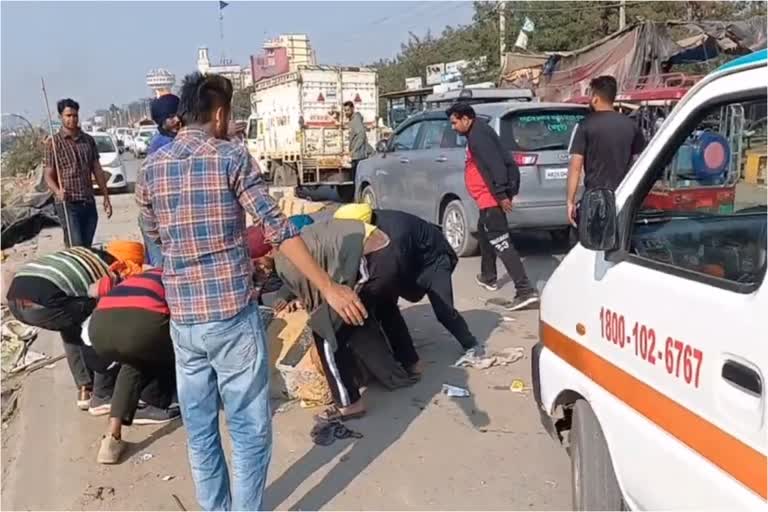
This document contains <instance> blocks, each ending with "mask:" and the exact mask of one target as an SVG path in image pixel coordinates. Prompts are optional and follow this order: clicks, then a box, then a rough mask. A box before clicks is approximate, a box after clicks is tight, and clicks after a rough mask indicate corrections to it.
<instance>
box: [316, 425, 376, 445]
mask: <svg viewBox="0 0 768 512" xmlns="http://www.w3.org/2000/svg"><path fill="white" fill-rule="evenodd" d="M309 435H310V436H311V437H312V442H313V443H315V444H317V445H320V446H330V445H332V444H333V442H334V441H336V439H349V438H353V439H362V438H363V434H361V433H360V432H357V431H355V430H351V429H350V428H348V427H347V426H346V425H344V424H343V423H342V422H340V421H338V420H335V421H330V422H329V421H318V422H317V423H315V426H314V427H312V431H311V432H310V433H309Z"/></svg>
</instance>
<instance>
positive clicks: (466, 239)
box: [442, 199, 478, 257]
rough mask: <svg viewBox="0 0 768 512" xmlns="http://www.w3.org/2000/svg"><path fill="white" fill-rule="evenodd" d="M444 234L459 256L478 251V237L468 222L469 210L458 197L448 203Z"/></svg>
mask: <svg viewBox="0 0 768 512" xmlns="http://www.w3.org/2000/svg"><path fill="white" fill-rule="evenodd" d="M442 225H443V234H444V235H445V238H446V240H448V243H449V244H450V246H451V247H452V248H453V250H454V251H455V252H456V255H458V256H459V257H465V256H472V255H474V254H475V253H476V252H477V246H478V244H477V239H475V237H474V236H473V235H472V230H471V228H470V227H469V224H468V223H467V212H466V211H465V210H464V205H463V204H462V203H461V201H459V200H458V199H455V200H453V201H451V202H450V203H448V206H446V207H445V211H444V212H443V218H442Z"/></svg>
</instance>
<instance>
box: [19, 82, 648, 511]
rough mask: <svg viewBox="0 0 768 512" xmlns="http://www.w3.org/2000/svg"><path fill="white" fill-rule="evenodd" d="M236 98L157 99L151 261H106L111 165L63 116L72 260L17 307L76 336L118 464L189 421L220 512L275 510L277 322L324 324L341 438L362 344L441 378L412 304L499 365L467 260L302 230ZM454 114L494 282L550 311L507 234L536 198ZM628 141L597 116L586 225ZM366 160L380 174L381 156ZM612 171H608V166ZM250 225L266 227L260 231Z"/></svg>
mask: <svg viewBox="0 0 768 512" xmlns="http://www.w3.org/2000/svg"><path fill="white" fill-rule="evenodd" d="M612 84H613V85H611V82H610V80H603V81H602V82H596V83H594V84H593V92H594V98H593V99H594V106H595V107H596V108H595V110H596V111H598V112H607V107H606V105H608V104H612V102H613V98H612V97H611V94H613V96H615V81H613V83H612ZM611 87H613V89H611ZM611 91H612V92H611ZM232 94H233V90H232V84H231V83H230V82H229V80H227V79H226V78H224V77H222V76H218V75H202V74H198V73H195V74H192V75H189V76H187V77H186V78H185V80H184V82H183V84H182V87H181V94H180V97H176V96H174V95H171V94H168V95H165V96H162V97H160V98H158V99H156V100H154V102H153V104H152V118H153V120H154V121H155V122H156V123H157V125H158V130H159V132H158V134H157V136H156V137H155V139H154V140H153V141H152V143H151V144H150V149H149V152H148V153H149V154H148V156H147V159H146V160H145V161H144V163H143V165H142V167H141V169H140V172H139V176H138V179H137V184H136V192H135V197H136V202H137V204H138V206H139V209H140V216H139V219H138V224H139V228H140V231H141V235H142V238H143V244H139V243H138V242H111V243H108V244H106V245H104V246H103V247H94V246H93V238H94V233H95V230H96V225H97V221H98V214H97V212H96V208H95V198H94V194H93V188H92V183H91V178H92V177H93V178H94V179H95V180H96V182H97V183H98V184H99V187H100V188H101V189H102V193H103V197H104V210H105V213H106V215H107V216H108V217H109V216H110V215H111V204H110V202H109V195H108V191H107V190H106V186H105V185H104V183H103V178H102V177H101V169H100V167H99V165H98V161H99V159H98V151H97V150H96V146H95V144H94V142H93V139H92V138H91V137H90V136H89V135H87V134H86V133H83V132H82V131H80V129H79V124H78V111H79V106H78V105H77V103H76V102H74V101H72V100H62V101H61V102H59V105H58V111H59V114H60V116H61V118H62V123H63V126H62V129H61V131H60V132H59V133H58V134H56V135H55V136H54V137H53V138H52V139H51V140H49V141H48V146H47V150H46V159H45V176H46V181H47V183H48V186H49V187H50V189H51V191H52V192H53V194H54V195H55V197H56V200H57V202H56V204H57V211H59V212H60V218H61V222H62V226H63V227H64V235H65V236H64V241H65V245H66V248H65V249H62V250H60V251H56V252H54V253H51V254H47V255H43V256H40V257H38V258H36V259H35V260H33V261H30V262H28V263H27V264H26V265H24V266H23V267H22V268H21V269H20V270H19V271H18V272H17V274H16V275H15V276H14V278H13V281H12V282H11V284H10V288H9V291H8V305H9V308H10V310H11V312H12V313H13V315H14V316H16V318H17V319H19V320H20V321H22V322H24V323H27V324H29V325H34V326H38V327H42V328H45V329H49V330H52V331H58V332H59V333H60V334H61V338H62V341H63V342H64V348H65V352H66V357H67V360H68V362H69V366H70V369H71V373H72V376H73V379H74V381H75V385H76V386H77V390H78V395H77V406H78V407H79V408H81V409H83V410H87V411H89V412H90V414H92V415H94V416H101V415H108V417H109V420H108V425H107V431H106V433H105V435H104V436H103V438H102V440H101V444H100V446H99V451H98V454H97V461H98V462H99V463H103V464H114V463H118V462H119V461H120V459H121V456H122V454H123V452H124V449H125V444H124V442H123V440H122V427H123V426H127V425H132V424H147V423H153V424H157V423H163V422H168V421H173V420H174V419H177V418H179V416H181V418H183V422H184V427H185V429H186V432H187V438H188V455H189V462H190V466H191V470H192V476H193V480H194V482H195V487H196V492H197V499H198V502H199V504H200V506H201V507H202V508H203V509H205V510H228V509H235V510H260V509H261V508H262V495H263V491H264V487H265V482H266V475H267V468H268V466H269V463H270V457H271V447H272V429H271V423H272V419H271V414H270V404H269V374H270V369H269V368H268V361H269V357H268V354H267V339H266V335H265V324H264V320H263V318H262V316H261V315H260V310H259V307H260V305H267V306H270V307H272V308H273V309H274V310H276V311H280V310H282V309H284V308H294V307H302V308H304V309H305V310H306V311H307V313H308V315H309V321H308V326H309V327H310V329H311V330H312V333H313V336H314V342H315V347H316V349H317V353H318V354H319V356H320V360H321V363H322V369H323V373H324V375H325V377H326V379H327V382H328V387H329V389H330V391H331V394H332V397H333V401H334V404H333V406H332V407H329V408H328V409H327V410H325V411H323V412H322V413H320V414H319V416H318V417H319V419H320V420H321V421H338V420H341V421H344V420H350V419H354V418H359V417H361V416H363V415H365V414H366V410H367V407H366V404H364V402H363V398H362V396H361V393H360V381H359V375H358V364H357V362H356V358H357V357H359V354H357V353H356V351H355V347H357V346H360V345H361V343H360V341H359V340H361V339H364V340H366V341H367V342H368V343H371V342H373V343H375V344H377V345H378V346H381V347H384V348H385V350H387V351H389V352H390V353H391V355H392V357H393V359H394V360H395V361H396V363H397V365H398V366H399V367H400V368H401V369H402V370H403V371H404V373H405V374H407V378H408V379H410V382H415V381H417V380H418V379H419V378H420V376H421V375H422V373H423V371H424V367H423V365H422V364H421V361H420V358H419V354H418V352H417V350H416V349H415V347H414V342H413V339H412V337H411V334H410V330H409V328H408V325H407V323H406V322H405V319H404V318H403V316H402V313H401V311H400V308H399V306H398V301H399V300H401V299H404V300H406V301H410V302H418V301H421V300H422V299H423V298H424V297H427V298H428V299H429V302H430V303H431V305H432V308H433V311H434V313H435V317H436V318H437V320H438V321H439V322H440V323H441V324H442V325H443V326H445V327H446V329H447V330H448V331H449V332H450V333H451V334H452V335H453V337H454V338H455V339H456V341H457V342H458V343H459V345H460V346H461V350H462V351H463V352H465V353H466V355H470V356H476V357H478V356H482V355H483V353H484V347H483V345H482V344H481V342H480V341H479V340H478V339H477V338H476V337H475V336H474V335H473V334H472V331H471V329H470V326H469V325H468V324H467V322H466V321H465V319H464V318H463V317H462V315H461V313H459V312H458V311H457V310H456V308H455V306H454V296H453V289H452V284H451V281H452V278H451V276H452V274H453V272H454V270H455V268H456V265H457V262H458V258H457V257H456V254H455V253H454V251H453V250H452V248H451V247H450V245H449V244H448V242H447V241H446V239H445V237H444V236H443V234H442V231H441V230H440V228H439V227H437V226H435V225H433V224H431V223H428V222H426V221H424V220H422V219H420V218H418V217H415V216H413V215H410V214H407V213H403V212H399V211H388V210H380V209H372V208H371V207H370V206H368V205H366V204H348V205H344V206H342V207H340V208H339V209H338V210H337V211H336V212H335V214H334V217H333V218H330V219H325V220H317V221H315V220H313V219H311V218H309V217H307V216H297V217H292V218H290V219H289V218H287V217H286V216H285V215H284V214H283V213H282V212H281V211H280V209H279V207H278V205H277V204H276V202H275V200H274V199H273V198H272V197H271V196H270V195H269V193H268V190H267V186H266V185H265V183H263V181H262V180H261V177H260V173H259V169H258V168H257V166H256V163H255V162H254V160H253V159H252V158H251V157H250V155H249V154H248V152H247V150H246V148H245V147H244V145H243V144H241V143H240V142H239V141H238V140H237V135H236V133H235V132H236V130H233V128H232V123H231V122H230V117H231V102H232ZM347 115H348V116H352V115H353V113H352V112H351V111H350V112H347ZM448 115H449V117H450V120H451V123H452V125H453V127H454V129H455V130H456V131H457V132H458V133H460V134H462V135H465V136H466V137H467V141H468V147H467V164H466V183H467V188H468V190H469V192H470V195H471V196H472V198H473V199H474V200H475V201H476V202H477V204H478V206H479V208H480V226H479V237H480V240H481V251H482V259H481V269H480V274H479V275H478V276H477V282H478V284H480V285H481V286H483V287H485V288H487V289H489V290H497V289H498V286H497V284H496V283H497V281H496V277H497V276H496V259H497V258H499V259H501V261H502V263H503V265H504V266H505V267H506V269H507V272H508V273H509V275H510V276H511V277H512V280H513V281H514V285H515V289H516V297H515V299H514V301H512V302H511V303H510V305H509V307H508V309H511V310H519V309H524V308H529V307H535V305H536V303H537V302H538V295H537V292H536V290H535V289H534V288H533V286H532V285H531V283H530V281H529V280H528V277H527V275H526V272H525V269H524V267H523V263H522V261H521V259H520V256H519V254H518V253H517V251H516V250H515V247H514V245H513V243H512V240H511V238H510V232H509V226H508V223H507V220H506V213H508V212H509V211H510V210H511V209H512V208H513V207H514V206H513V200H514V197H515V195H516V194H517V192H518V189H519V184H520V175H519V170H518V169H517V167H516V166H515V164H514V162H511V161H510V159H509V158H508V157H507V155H506V153H505V151H504V150H503V148H502V146H501V143H500V141H499V138H498V135H497V134H496V133H495V131H494V130H493V129H492V128H490V127H489V126H488V125H487V124H486V123H485V122H484V121H483V120H481V119H479V118H477V117H476V116H475V113H474V110H473V109H472V107H471V106H470V105H467V104H463V103H459V104H456V105H454V106H452V107H451V108H450V109H449V110H448ZM622 123H623V121H621V120H620V119H619V118H618V117H612V116H608V115H605V116H602V115H601V116H600V117H599V118H598V117H590V118H588V122H586V123H584V126H583V127H582V126H580V127H579V128H578V129H577V130H578V131H577V132H576V134H575V135H574V142H573V144H572V149H571V153H572V155H573V157H572V161H571V171H570V174H569V197H568V200H569V217H570V219H571V220H572V221H573V222H576V218H577V217H576V213H575V210H576V206H575V187H571V185H572V184H573V183H578V177H579V176H580V173H581V172H582V168H584V169H585V171H586V173H587V176H588V180H587V186H593V183H597V185H594V186H615V184H617V183H618V182H616V183H614V182H613V181H610V180H608V181H610V183H608V181H606V179H607V178H606V179H602V178H601V176H604V175H606V172H607V171H601V170H600V169H602V167H599V168H597V170H594V169H595V166H596V165H598V166H605V165H606V164H605V163H601V162H603V161H604V160H605V158H606V157H605V153H606V151H609V153H610V154H609V157H610V158H613V160H615V162H609V163H615V164H616V165H617V166H619V165H624V166H625V167H626V168H627V169H628V165H629V163H631V157H632V155H634V154H636V153H637V152H639V149H638V148H641V143H640V142H637V141H636V140H635V137H636V135H635V132H633V131H631V130H629V128H628V127H627V126H626V125H624V124H622ZM605 131H610V132H613V133H614V134H616V133H619V134H620V136H621V137H628V138H629V139H630V143H629V144H628V145H627V148H628V149H627V150H626V151H618V150H616V149H615V148H613V149H611V150H606V149H605V148H603V149H600V148H595V147H594V145H593V143H592V142H591V141H593V140H595V138H594V137H593V136H592V135H591V134H592V133H593V132H594V133H595V134H597V135H596V136H601V135H600V134H601V133H603V132H605ZM353 142H354V144H355V145H356V150H357V151H358V153H356V155H357V157H359V158H363V157H364V156H363V153H365V152H366V151H367V150H366V148H365V141H364V140H355V141H353ZM599 152H602V153H603V155H600V154H597V155H596V156H594V155H595V154H596V153H599ZM359 158H356V160H358V159H359ZM611 176H612V175H611ZM574 179H575V180H576V181H575V182H574V181H573V180H574ZM614 181H615V180H614ZM619 181H620V180H619ZM572 188H573V190H572ZM571 192H573V193H571ZM247 216H250V217H252V218H253V219H254V225H253V226H250V227H248V228H246V217H247ZM220 409H223V411H224V414H225V417H226V421H227V425H228V431H229V433H230V436H231V440H232V457H231V466H232V470H231V472H230V470H228V468H227V463H226V461H225V456H224V451H223V448H222V443H221V433H220V431H219V421H218V420H219V411H220Z"/></svg>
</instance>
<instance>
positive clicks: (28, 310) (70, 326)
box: [8, 297, 111, 398]
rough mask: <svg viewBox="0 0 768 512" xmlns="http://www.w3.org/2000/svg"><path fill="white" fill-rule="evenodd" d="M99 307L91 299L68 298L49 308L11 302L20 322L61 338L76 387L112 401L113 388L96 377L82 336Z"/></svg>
mask: <svg viewBox="0 0 768 512" xmlns="http://www.w3.org/2000/svg"><path fill="white" fill-rule="evenodd" d="M95 307H96V299H92V298H87V297H86V298H74V297H73V298H68V299H66V300H62V301H61V302H60V303H57V304H51V305H47V306H41V305H39V304H34V303H32V302H29V301H21V300H9V301H8V309H9V310H10V311H11V314H13V316H14V317H16V319H18V320H19V321H20V322H23V323H25V324H28V325H32V326H34V327H40V328H41V329H46V330H48V331H57V332H59V333H60V334H61V340H62V341H63V342H64V353H65V354H66V356H67V363H68V364H69V370H70V372H71V373H72V378H73V379H74V381H75V386H77V387H78V388H80V387H87V388H89V389H93V390H94V392H95V393H96V395H97V396H98V397H99V398H108V397H109V395H110V394H111V390H110V389H109V387H110V386H109V384H108V383H107V382H105V381H104V377H105V376H103V375H101V376H97V375H94V369H93V368H90V367H89V366H88V364H87V363H86V356H85V353H84V350H85V348H86V347H85V345H84V344H83V339H82V337H81V335H80V334H81V332H82V327H81V326H82V324H83V322H84V321H85V319H86V318H88V317H89V316H90V315H91V312H93V309H94V308H95Z"/></svg>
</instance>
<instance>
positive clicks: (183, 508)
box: [171, 494, 187, 510]
mask: <svg viewBox="0 0 768 512" xmlns="http://www.w3.org/2000/svg"><path fill="white" fill-rule="evenodd" d="M171 498H173V501H175V502H176V505H178V507H179V510H187V509H186V507H185V506H184V504H183V503H182V502H181V500H180V499H179V497H178V496H176V495H175V494H171Z"/></svg>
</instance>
